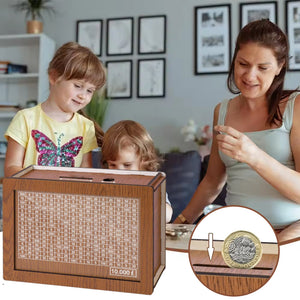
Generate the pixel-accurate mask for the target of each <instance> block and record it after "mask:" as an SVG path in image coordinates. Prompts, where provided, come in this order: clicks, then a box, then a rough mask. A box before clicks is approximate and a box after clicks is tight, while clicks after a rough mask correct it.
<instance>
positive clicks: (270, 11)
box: [240, 1, 277, 28]
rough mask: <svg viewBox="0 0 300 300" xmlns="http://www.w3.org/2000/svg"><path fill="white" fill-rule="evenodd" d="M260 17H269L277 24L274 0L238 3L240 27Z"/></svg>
mask: <svg viewBox="0 0 300 300" xmlns="http://www.w3.org/2000/svg"><path fill="white" fill-rule="evenodd" d="M261 19H269V20H270V21H271V22H273V23H274V24H277V2H276V1H266V2H247V3H240V28H243V27H244V26H245V25H247V24H248V23H250V22H253V21H256V20H261Z"/></svg>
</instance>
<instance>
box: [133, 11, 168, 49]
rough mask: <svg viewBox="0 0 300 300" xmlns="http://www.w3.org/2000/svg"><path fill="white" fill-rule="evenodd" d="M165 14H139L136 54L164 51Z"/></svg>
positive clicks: (165, 34) (165, 35) (165, 37)
mask: <svg viewBox="0 0 300 300" xmlns="http://www.w3.org/2000/svg"><path fill="white" fill-rule="evenodd" d="M166 40H167V16H166V15H152V16H141V17H139V19H138V54H163V53H166Z"/></svg>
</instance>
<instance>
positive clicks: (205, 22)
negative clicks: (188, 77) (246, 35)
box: [194, 4, 231, 75]
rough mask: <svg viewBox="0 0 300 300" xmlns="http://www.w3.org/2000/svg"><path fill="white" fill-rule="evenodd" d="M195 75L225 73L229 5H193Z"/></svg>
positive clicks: (226, 68)
mask: <svg viewBox="0 0 300 300" xmlns="http://www.w3.org/2000/svg"><path fill="white" fill-rule="evenodd" d="M194 19H195V75H201V74H216V73H227V72H228V70H229V66H230V57H231V50H230V49H231V34H230V29H231V6H230V4H225V5H212V6H197V7H195V16H194Z"/></svg>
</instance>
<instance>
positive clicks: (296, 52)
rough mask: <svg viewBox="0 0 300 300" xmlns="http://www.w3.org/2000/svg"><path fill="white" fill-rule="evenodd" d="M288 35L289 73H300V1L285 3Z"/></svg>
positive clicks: (290, 0)
mask: <svg viewBox="0 0 300 300" xmlns="http://www.w3.org/2000/svg"><path fill="white" fill-rule="evenodd" d="M285 20H286V33H287V36H288V40H289V46H290V60H289V62H288V70H289V71H300V1H292V0H288V1H286V2H285Z"/></svg>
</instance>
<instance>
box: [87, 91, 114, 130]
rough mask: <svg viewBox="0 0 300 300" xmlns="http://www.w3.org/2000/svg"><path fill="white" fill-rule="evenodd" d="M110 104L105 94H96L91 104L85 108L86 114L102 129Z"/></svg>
mask: <svg viewBox="0 0 300 300" xmlns="http://www.w3.org/2000/svg"><path fill="white" fill-rule="evenodd" d="M108 104H109V98H106V97H105V92H95V93H94V95H93V97H92V100H91V102H90V103H89V104H88V105H87V106H86V107H85V109H84V112H85V113H86V115H87V116H88V117H90V118H91V119H93V120H94V121H95V122H96V123H97V124H98V125H99V126H100V127H102V125H103V123H104V119H105V114H106V111H107V107H108Z"/></svg>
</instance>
